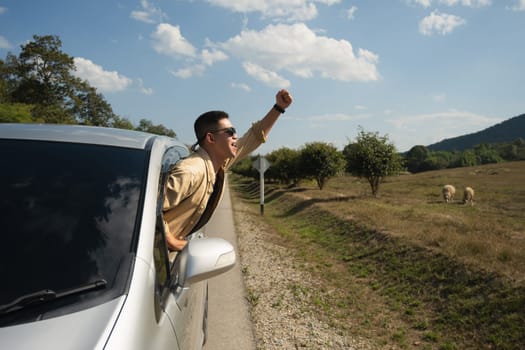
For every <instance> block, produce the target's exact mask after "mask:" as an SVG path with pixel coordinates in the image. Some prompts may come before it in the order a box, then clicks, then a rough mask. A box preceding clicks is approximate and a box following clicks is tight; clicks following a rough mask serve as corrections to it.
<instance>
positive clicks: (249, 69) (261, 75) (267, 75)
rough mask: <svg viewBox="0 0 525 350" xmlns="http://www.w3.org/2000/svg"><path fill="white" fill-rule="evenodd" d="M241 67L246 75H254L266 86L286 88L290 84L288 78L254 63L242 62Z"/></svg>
mask: <svg viewBox="0 0 525 350" xmlns="http://www.w3.org/2000/svg"><path fill="white" fill-rule="evenodd" d="M243 67H244V70H245V71H246V73H248V75H250V76H252V77H254V78H255V79H256V80H259V81H261V82H263V83H265V84H266V85H268V86H273V87H278V88H287V87H289V86H290V81H289V80H286V79H285V78H283V77H281V76H280V75H279V74H277V73H276V72H273V71H271V70H268V69H265V68H263V67H261V66H259V65H257V64H255V63H251V62H244V64H243Z"/></svg>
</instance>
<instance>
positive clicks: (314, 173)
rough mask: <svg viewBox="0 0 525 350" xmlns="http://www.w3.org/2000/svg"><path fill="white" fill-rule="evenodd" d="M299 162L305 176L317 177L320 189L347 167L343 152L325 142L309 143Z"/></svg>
mask: <svg viewBox="0 0 525 350" xmlns="http://www.w3.org/2000/svg"><path fill="white" fill-rule="evenodd" d="M299 164H300V170H301V172H302V173H303V175H304V177H305V178H311V179H315V181H316V182H317V186H318V187H319V189H320V190H322V189H323V187H324V185H325V184H326V181H328V179H330V178H331V177H334V176H336V175H337V174H339V173H341V172H342V171H344V168H345V160H344V158H343V155H342V154H341V152H339V151H338V150H337V148H335V147H334V146H332V145H331V144H329V143H325V142H312V143H307V144H306V145H305V146H304V147H303V148H302V149H301V151H300V157H299Z"/></svg>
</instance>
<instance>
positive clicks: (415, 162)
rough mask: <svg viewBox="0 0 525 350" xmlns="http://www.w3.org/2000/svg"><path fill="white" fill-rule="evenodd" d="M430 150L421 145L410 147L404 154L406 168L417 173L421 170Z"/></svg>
mask: <svg viewBox="0 0 525 350" xmlns="http://www.w3.org/2000/svg"><path fill="white" fill-rule="evenodd" d="M429 154H430V151H429V150H428V148H426V147H425V146H422V145H417V146H414V147H412V148H411V149H410V150H409V151H408V152H407V154H406V166H407V170H408V171H410V172H411V173H418V172H420V171H422V170H423V165H424V162H425V160H426V159H427V158H428V155H429Z"/></svg>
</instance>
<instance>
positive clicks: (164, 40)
mask: <svg viewBox="0 0 525 350" xmlns="http://www.w3.org/2000/svg"><path fill="white" fill-rule="evenodd" d="M151 36H152V38H153V48H154V49H155V51H157V52H158V53H160V54H163V55H167V56H174V57H177V56H188V57H196V55H197V54H196V51H197V50H196V49H195V47H194V46H193V45H192V44H190V43H189V42H188V41H187V40H186V38H184V37H183V36H182V34H181V32H180V28H179V26H172V25H171V24H168V23H161V24H159V25H158V26H157V30H156V31H155V32H154V33H153V34H152V35H151Z"/></svg>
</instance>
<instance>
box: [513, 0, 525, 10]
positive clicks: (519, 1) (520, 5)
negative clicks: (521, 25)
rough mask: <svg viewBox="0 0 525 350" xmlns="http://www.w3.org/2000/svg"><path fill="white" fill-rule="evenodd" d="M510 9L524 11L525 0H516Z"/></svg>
mask: <svg viewBox="0 0 525 350" xmlns="http://www.w3.org/2000/svg"><path fill="white" fill-rule="evenodd" d="M510 9H511V10H512V11H525V0H516V4H515V5H514V6H512V7H511V8H510Z"/></svg>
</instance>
